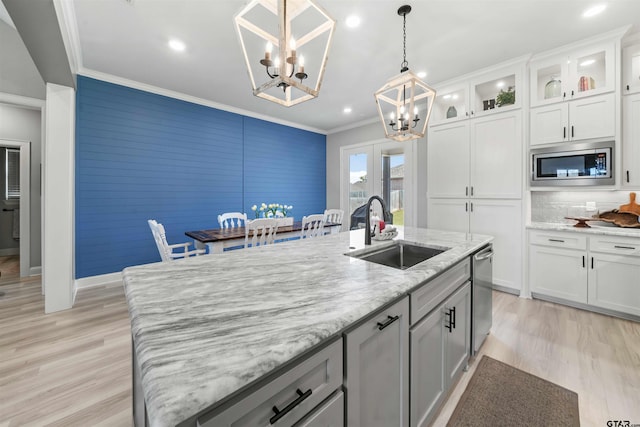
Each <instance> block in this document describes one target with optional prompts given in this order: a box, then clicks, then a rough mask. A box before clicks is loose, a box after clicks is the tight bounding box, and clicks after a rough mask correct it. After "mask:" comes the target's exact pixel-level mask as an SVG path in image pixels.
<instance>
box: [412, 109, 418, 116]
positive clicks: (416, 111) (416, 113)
mask: <svg viewBox="0 0 640 427" xmlns="http://www.w3.org/2000/svg"><path fill="white" fill-rule="evenodd" d="M413 114H415V115H416V116H417V115H418V107H413Z"/></svg>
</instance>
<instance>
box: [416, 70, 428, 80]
mask: <svg viewBox="0 0 640 427" xmlns="http://www.w3.org/2000/svg"><path fill="white" fill-rule="evenodd" d="M418 77H420V78H421V79H424V78H425V77H427V72H426V71H420V72H419V73H418Z"/></svg>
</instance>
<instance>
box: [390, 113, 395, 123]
mask: <svg viewBox="0 0 640 427" xmlns="http://www.w3.org/2000/svg"><path fill="white" fill-rule="evenodd" d="M395 116H396V115H395V114H393V112H391V113H389V118H390V119H391V121H393V119H394V117H395Z"/></svg>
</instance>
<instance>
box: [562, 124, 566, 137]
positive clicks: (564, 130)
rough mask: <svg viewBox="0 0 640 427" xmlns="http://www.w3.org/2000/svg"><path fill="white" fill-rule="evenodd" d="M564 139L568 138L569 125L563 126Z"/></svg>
mask: <svg viewBox="0 0 640 427" xmlns="http://www.w3.org/2000/svg"><path fill="white" fill-rule="evenodd" d="M562 139H567V127H566V126H564V127H563V128H562Z"/></svg>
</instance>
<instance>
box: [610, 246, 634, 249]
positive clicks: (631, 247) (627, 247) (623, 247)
mask: <svg viewBox="0 0 640 427" xmlns="http://www.w3.org/2000/svg"><path fill="white" fill-rule="evenodd" d="M613 247H614V248H616V249H631V250H634V249H635V247H633V246H618V245H614V246H613Z"/></svg>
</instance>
